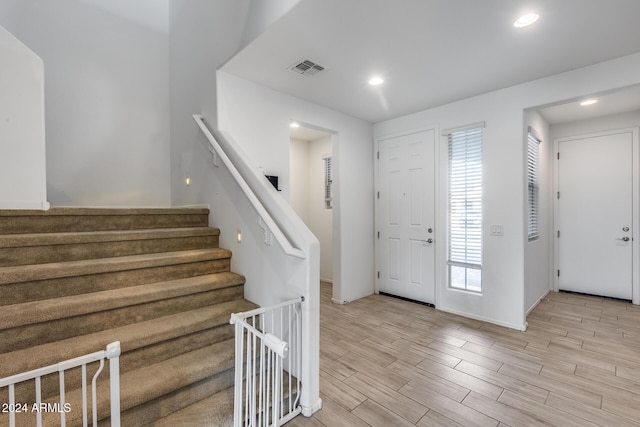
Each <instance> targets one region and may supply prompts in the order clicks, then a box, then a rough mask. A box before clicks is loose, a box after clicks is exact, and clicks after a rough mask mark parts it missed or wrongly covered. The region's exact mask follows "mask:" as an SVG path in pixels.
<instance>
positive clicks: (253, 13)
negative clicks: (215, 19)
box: [242, 0, 300, 47]
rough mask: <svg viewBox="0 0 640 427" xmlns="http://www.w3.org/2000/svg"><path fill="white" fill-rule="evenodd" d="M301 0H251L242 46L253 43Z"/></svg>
mask: <svg viewBox="0 0 640 427" xmlns="http://www.w3.org/2000/svg"><path fill="white" fill-rule="evenodd" d="M298 3H300V0H269V1H264V0H250V5H249V10H248V13H247V22H246V24H245V27H244V32H243V35H242V46H243V47H244V46H246V45H248V44H249V43H251V42H252V41H253V40H254V39H255V38H256V37H258V36H259V35H260V34H262V32H263V31H264V30H266V29H267V28H268V27H269V26H270V25H271V24H273V23H274V22H276V21H277V20H278V19H279V18H281V17H282V16H284V15H285V14H286V13H287V12H289V11H290V10H291V9H292V8H293V7H294V6H295V5H296V4H298Z"/></svg>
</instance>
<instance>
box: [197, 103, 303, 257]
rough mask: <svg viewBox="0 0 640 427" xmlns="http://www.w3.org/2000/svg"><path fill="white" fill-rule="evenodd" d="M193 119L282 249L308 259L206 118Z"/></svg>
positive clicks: (199, 116)
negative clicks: (252, 187)
mask: <svg viewBox="0 0 640 427" xmlns="http://www.w3.org/2000/svg"><path fill="white" fill-rule="evenodd" d="M193 119H194V120H195V121H196V123H197V124H198V126H199V127H200V130H202V133H204V135H205V136H206V137H207V140H209V143H210V144H211V146H212V147H213V149H214V150H215V154H216V155H217V156H218V157H219V158H220V159H222V162H223V163H224V165H225V166H226V167H227V169H229V172H230V173H231V176H233V179H234V180H235V181H236V183H237V184H238V185H239V186H240V189H241V190H242V192H243V193H244V194H245V196H247V198H248V199H249V202H250V203H251V205H252V206H253V207H254V209H255V210H256V212H257V213H258V215H259V216H260V218H261V219H262V221H263V222H264V224H265V225H266V226H267V228H268V229H269V231H271V233H273V235H274V236H275V238H276V240H277V241H278V243H279V244H280V246H282V249H283V250H284V252H285V253H286V254H287V255H290V256H293V257H296V258H300V259H306V258H307V256H306V254H305V253H304V251H303V250H301V249H299V248H296V247H294V246H293V245H292V244H291V242H290V241H289V239H288V238H287V236H285V234H284V233H283V232H282V229H281V228H280V227H279V226H278V224H276V222H275V221H274V220H273V217H272V216H271V215H270V214H269V212H268V211H267V210H266V209H265V207H264V205H263V204H262V202H261V201H260V199H258V197H257V196H256V195H255V193H254V192H253V190H252V189H251V187H249V184H247V182H246V181H245V179H244V178H243V177H242V175H241V174H240V172H239V171H238V169H236V167H235V165H234V164H233V162H232V161H231V160H230V159H229V157H228V156H227V154H226V153H225V151H224V150H223V149H222V147H221V146H220V144H219V143H218V141H217V140H216V138H215V137H214V136H213V134H212V133H211V131H210V130H209V128H208V127H207V125H206V124H205V122H204V118H203V117H202V115H199V114H194V116H193Z"/></svg>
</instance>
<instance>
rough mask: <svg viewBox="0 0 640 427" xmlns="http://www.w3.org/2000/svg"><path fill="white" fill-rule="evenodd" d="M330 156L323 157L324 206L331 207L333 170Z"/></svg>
mask: <svg viewBox="0 0 640 427" xmlns="http://www.w3.org/2000/svg"><path fill="white" fill-rule="evenodd" d="M331 163H332V162H331V157H326V158H325V159H324V208H325V209H333V170H332V165H331Z"/></svg>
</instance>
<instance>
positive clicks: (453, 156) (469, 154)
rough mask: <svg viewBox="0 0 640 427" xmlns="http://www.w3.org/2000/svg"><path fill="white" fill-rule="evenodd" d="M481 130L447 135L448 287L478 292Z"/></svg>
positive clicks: (475, 128)
mask: <svg viewBox="0 0 640 427" xmlns="http://www.w3.org/2000/svg"><path fill="white" fill-rule="evenodd" d="M482 133H483V129H482V127H474V128H470V129H465V130H461V131H455V132H451V133H449V134H448V140H449V176H448V178H449V180H448V186H449V188H448V190H449V191H448V194H449V200H448V233H447V234H448V255H447V258H448V259H447V264H448V267H449V286H450V287H452V288H455V289H463V290H467V291H473V292H481V291H482Z"/></svg>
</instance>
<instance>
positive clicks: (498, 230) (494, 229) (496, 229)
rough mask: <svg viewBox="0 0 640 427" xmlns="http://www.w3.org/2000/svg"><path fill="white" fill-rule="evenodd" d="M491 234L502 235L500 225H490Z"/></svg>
mask: <svg viewBox="0 0 640 427" xmlns="http://www.w3.org/2000/svg"><path fill="white" fill-rule="evenodd" d="M491 235H492V236H502V235H503V234H502V225H492V226H491Z"/></svg>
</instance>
